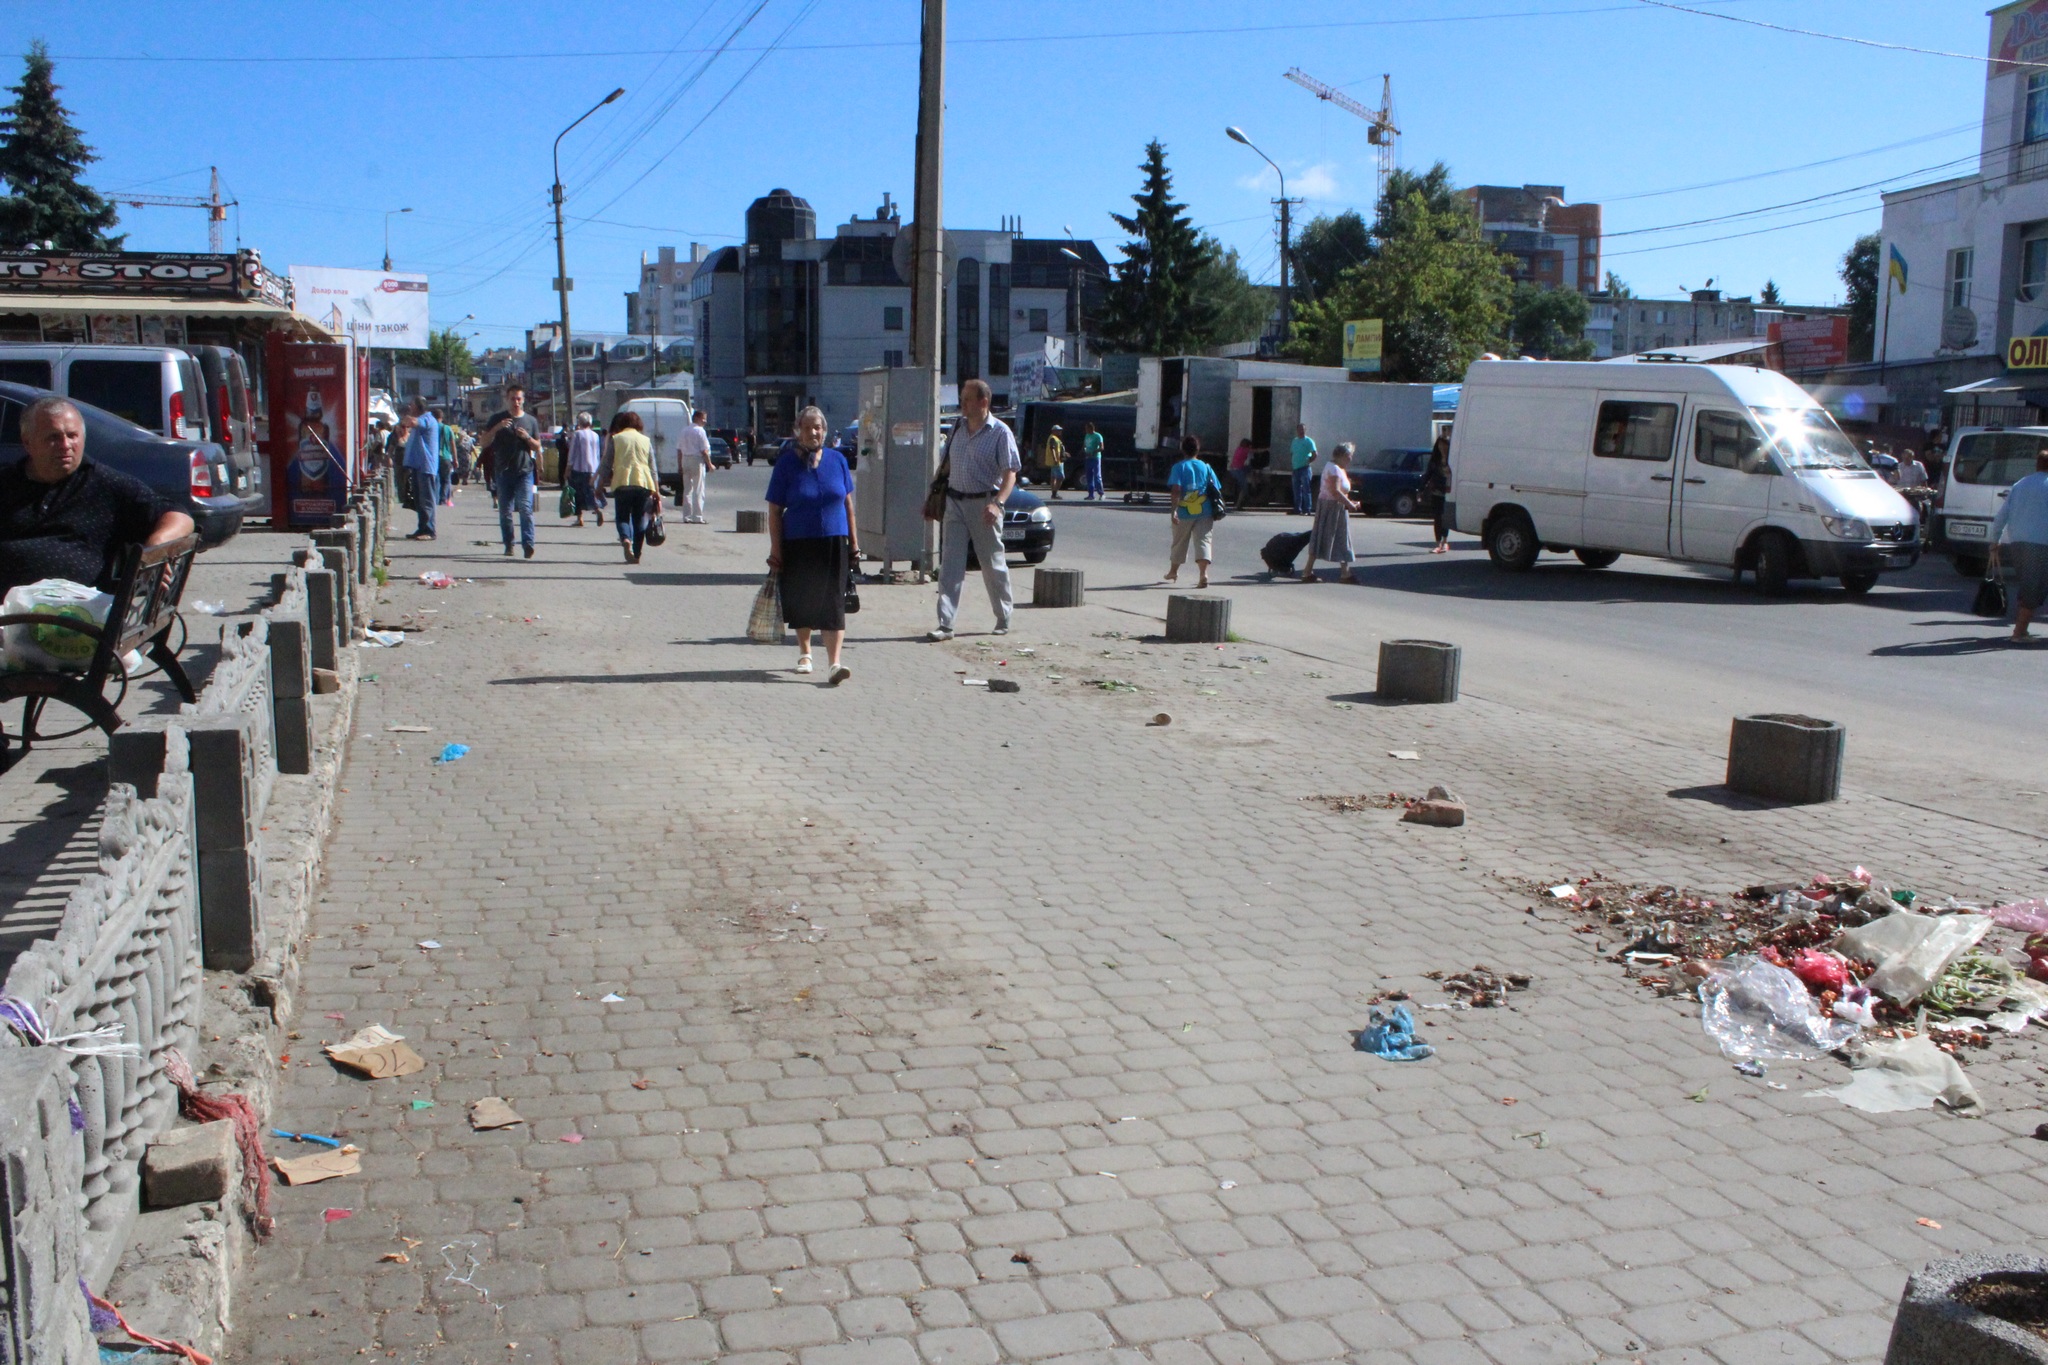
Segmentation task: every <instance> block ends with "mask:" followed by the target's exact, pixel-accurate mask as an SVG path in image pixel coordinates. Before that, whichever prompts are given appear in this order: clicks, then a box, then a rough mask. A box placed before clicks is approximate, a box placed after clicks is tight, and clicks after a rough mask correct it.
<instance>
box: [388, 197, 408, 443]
mask: <svg viewBox="0 0 2048 1365" xmlns="http://www.w3.org/2000/svg"><path fill="white" fill-rule="evenodd" d="M411 212H412V210H411V209H409V208H407V209H386V210H384V273H385V274H387V275H388V274H390V273H391V215H392V214H394V213H411ZM386 358H387V359H388V360H389V361H390V364H391V373H389V374H387V375H385V376H384V377H385V378H386V379H388V380H389V381H391V401H392V402H394V403H395V402H397V401H398V348H397V347H395V346H394V347H392V348H391V349H390V351H389V353H388V355H387V357H386Z"/></svg>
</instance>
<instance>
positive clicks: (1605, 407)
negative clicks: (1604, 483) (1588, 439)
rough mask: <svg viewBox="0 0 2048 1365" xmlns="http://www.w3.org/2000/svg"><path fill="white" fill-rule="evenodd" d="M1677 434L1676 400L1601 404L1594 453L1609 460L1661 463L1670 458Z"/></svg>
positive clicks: (1596, 426)
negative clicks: (1653, 461) (1670, 401)
mask: <svg viewBox="0 0 2048 1365" xmlns="http://www.w3.org/2000/svg"><path fill="white" fill-rule="evenodd" d="M1677 435H1678V405H1677V404H1676V403H1621V402H1611V403H1602V404H1601V405H1600V416H1599V418H1598V419H1597V420H1596V421H1595V422H1594V424H1593V453H1594V454H1595V455H1598V456H1600V457H1601V458H1603V459H1608V460H1655V461H1659V462H1662V461H1665V460H1669V459H1670V458H1671V443H1672V441H1673V439H1674V438H1675V437H1676V436H1677Z"/></svg>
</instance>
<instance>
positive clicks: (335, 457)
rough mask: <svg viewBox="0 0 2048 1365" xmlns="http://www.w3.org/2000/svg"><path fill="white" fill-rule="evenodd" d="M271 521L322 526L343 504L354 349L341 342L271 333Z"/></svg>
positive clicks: (353, 439)
mask: <svg viewBox="0 0 2048 1365" xmlns="http://www.w3.org/2000/svg"><path fill="white" fill-rule="evenodd" d="M266 362H267V363H266V367H265V368H266V369H267V370H268V371H269V375H270V385H269V387H270V394H269V397H270V445H269V451H268V454H269V457H270V471H271V481H270V487H271V519H272V522H273V523H274V524H275V525H277V526H278V527H279V528H281V529H303V528H311V527H321V526H329V525H332V524H333V521H334V518H335V517H337V516H339V515H340V514H341V512H342V511H343V509H344V508H346V507H347V506H348V491H349V484H350V482H351V481H352V479H353V477H354V474H355V471H354V468H353V467H352V456H353V452H354V451H355V450H356V449H357V447H358V445H359V443H360V436H359V433H358V431H357V427H358V425H359V422H358V416H357V397H358V393H357V388H356V384H355V382H354V381H355V379H356V377H357V368H358V359H357V355H356V349H355V347H354V346H352V345H350V344H349V343H347V342H286V341H284V340H283V338H282V337H281V336H280V335H279V334H278V333H275V332H273V333H271V346H270V352H269V355H268V356H267V357H266Z"/></svg>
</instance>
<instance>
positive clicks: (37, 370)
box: [0, 360, 50, 389]
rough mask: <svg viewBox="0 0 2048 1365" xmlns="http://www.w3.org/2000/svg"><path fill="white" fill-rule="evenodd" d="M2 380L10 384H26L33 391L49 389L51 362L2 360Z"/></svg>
mask: <svg viewBox="0 0 2048 1365" xmlns="http://www.w3.org/2000/svg"><path fill="white" fill-rule="evenodd" d="M0 379H4V380H6V381H7V382H8V383H10V384H26V385H28V386H29V387H30V388H32V389H47V388H49V387H50V362H49V361H47V360H0Z"/></svg>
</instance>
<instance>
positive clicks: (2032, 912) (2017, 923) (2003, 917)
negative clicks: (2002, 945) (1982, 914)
mask: <svg viewBox="0 0 2048 1365" xmlns="http://www.w3.org/2000/svg"><path fill="white" fill-rule="evenodd" d="M1989 917H1990V919H1991V921H1992V922H1993V923H1994V924H2002V925H2004V926H2005V927H2006V928H2008V929H2017V930H2019V932H2021V933H2023V934H2048V901H2040V900H2027V901H2014V902H2013V903H2012V904H2011V905H2001V906H1999V907H1998V908H1997V909H1996V910H1993V911H1991V912H1990V916H1989Z"/></svg>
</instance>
